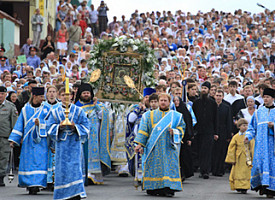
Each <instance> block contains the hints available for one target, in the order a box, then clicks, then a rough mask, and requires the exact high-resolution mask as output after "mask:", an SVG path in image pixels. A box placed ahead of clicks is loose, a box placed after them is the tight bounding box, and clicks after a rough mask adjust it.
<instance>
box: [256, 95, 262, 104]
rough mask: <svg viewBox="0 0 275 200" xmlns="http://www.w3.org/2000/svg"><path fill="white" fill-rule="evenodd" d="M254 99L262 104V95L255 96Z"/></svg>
mask: <svg viewBox="0 0 275 200" xmlns="http://www.w3.org/2000/svg"><path fill="white" fill-rule="evenodd" d="M255 101H258V102H259V103H260V105H262V104H264V99H263V97H261V95H259V96H257V97H256V98H255Z"/></svg>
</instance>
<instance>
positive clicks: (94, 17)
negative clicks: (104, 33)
mask: <svg viewBox="0 0 275 200" xmlns="http://www.w3.org/2000/svg"><path fill="white" fill-rule="evenodd" d="M89 14H90V20H91V23H92V24H95V23H96V22H97V19H98V12H97V10H93V11H90V12H89Z"/></svg>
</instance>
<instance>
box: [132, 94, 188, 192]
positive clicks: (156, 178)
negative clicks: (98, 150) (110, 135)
mask: <svg viewBox="0 0 275 200" xmlns="http://www.w3.org/2000/svg"><path fill="white" fill-rule="evenodd" d="M170 101H171V97H170V95H168V94H165V93H162V94H159V109H156V110H154V111H148V112H146V113H145V114H143V116H142V119H141V123H140V126H139V130H138V134H137V136H136V138H135V141H134V142H135V143H137V144H138V145H137V146H136V148H135V151H136V152H140V153H143V156H142V170H143V177H142V188H143V189H144V190H146V191H147V194H149V195H154V196H156V195H160V196H166V197H171V196H174V192H177V191H181V190H182V183H181V177H180V167H179V151H180V142H181V140H182V137H183V135H184V129H185V123H184V121H183V119H182V114H180V113H179V112H177V111H174V110H170V109H169V107H170Z"/></svg>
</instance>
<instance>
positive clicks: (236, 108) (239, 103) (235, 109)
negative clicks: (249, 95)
mask: <svg viewBox="0 0 275 200" xmlns="http://www.w3.org/2000/svg"><path fill="white" fill-rule="evenodd" d="M231 107H232V118H233V119H234V120H238V119H239V118H238V116H237V115H238V113H239V112H240V110H241V109H243V108H247V104H246V99H245V98H242V99H238V100H236V101H235V102H234V103H233V104H232V106H231ZM232 132H233V133H234V134H236V133H238V132H239V130H238V128H237V126H236V125H235V124H233V125H232Z"/></svg>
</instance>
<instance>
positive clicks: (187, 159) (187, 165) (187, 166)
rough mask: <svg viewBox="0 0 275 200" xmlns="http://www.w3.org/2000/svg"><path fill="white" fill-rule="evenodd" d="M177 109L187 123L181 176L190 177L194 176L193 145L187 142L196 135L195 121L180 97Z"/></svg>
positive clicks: (183, 140) (181, 161) (182, 150)
mask: <svg viewBox="0 0 275 200" xmlns="http://www.w3.org/2000/svg"><path fill="white" fill-rule="evenodd" d="M176 109H177V111H178V112H180V113H181V114H182V115H183V120H184V122H185V124H186V129H185V133H184V137H183V139H182V144H181V148H180V172H181V178H182V179H184V178H189V177H191V176H194V172H193V162H192V149H191V146H189V145H188V144H187V141H188V140H190V141H191V139H192V137H193V135H194V133H193V132H194V131H193V121H192V116H191V114H190V112H189V110H188V109H187V107H186V104H185V103H183V101H182V100H181V99H180V105H179V106H178V107H176Z"/></svg>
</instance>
